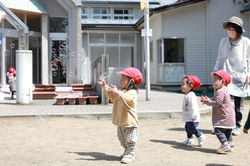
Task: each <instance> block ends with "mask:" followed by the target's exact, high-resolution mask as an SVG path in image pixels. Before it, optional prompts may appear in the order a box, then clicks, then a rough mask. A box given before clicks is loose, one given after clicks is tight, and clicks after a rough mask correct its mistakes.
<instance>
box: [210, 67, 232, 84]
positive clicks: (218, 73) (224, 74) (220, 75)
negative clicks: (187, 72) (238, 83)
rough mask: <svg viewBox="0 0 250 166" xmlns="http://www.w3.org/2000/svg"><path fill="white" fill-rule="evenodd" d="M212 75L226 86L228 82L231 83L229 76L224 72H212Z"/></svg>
mask: <svg viewBox="0 0 250 166" xmlns="http://www.w3.org/2000/svg"><path fill="white" fill-rule="evenodd" d="M213 74H216V75H218V76H219V77H220V78H222V79H223V80H225V84H226V85H228V84H230V82H231V81H232V78H231V76H230V74H229V73H228V72H226V71H224V70H218V71H215V72H213Z"/></svg>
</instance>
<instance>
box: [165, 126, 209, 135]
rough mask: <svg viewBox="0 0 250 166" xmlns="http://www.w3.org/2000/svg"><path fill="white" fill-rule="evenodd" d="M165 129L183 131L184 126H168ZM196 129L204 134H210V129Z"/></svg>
mask: <svg viewBox="0 0 250 166" xmlns="http://www.w3.org/2000/svg"><path fill="white" fill-rule="evenodd" d="M167 130H171V131H185V128H184V127H183V128H181V127H175V128H170V129H167ZM198 130H199V131H200V132H202V133H204V134H211V133H212V130H206V129H199V128H198Z"/></svg>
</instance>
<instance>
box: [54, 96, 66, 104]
mask: <svg viewBox="0 0 250 166" xmlns="http://www.w3.org/2000/svg"><path fill="white" fill-rule="evenodd" d="M65 101H66V97H56V104H57V105H64V103H65Z"/></svg>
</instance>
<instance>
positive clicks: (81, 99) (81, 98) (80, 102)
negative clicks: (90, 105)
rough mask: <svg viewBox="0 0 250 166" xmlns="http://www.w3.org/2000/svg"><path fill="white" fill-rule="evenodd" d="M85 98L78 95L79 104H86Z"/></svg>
mask: <svg viewBox="0 0 250 166" xmlns="http://www.w3.org/2000/svg"><path fill="white" fill-rule="evenodd" d="M87 98H88V97H87V96H81V97H78V101H79V104H80V105H84V104H86V102H87Z"/></svg>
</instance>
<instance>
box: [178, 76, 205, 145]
mask: <svg viewBox="0 0 250 166" xmlns="http://www.w3.org/2000/svg"><path fill="white" fill-rule="evenodd" d="M200 86H201V82H200V80H199V78H198V77H197V76H195V75H185V76H184V78H183V79H182V82H181V91H182V92H184V93H185V96H184V100H183V105H182V112H183V114H182V119H183V121H184V122H185V130H186V133H187V140H185V141H184V142H183V144H185V145H194V144H195V141H194V139H193V135H195V136H196V137H197V138H198V145H199V146H202V144H204V142H205V140H206V136H205V135H204V134H203V133H202V132H200V131H199V130H198V129H197V126H198V125H199V122H200V111H199V107H198V102H197V98H196V95H195V93H194V90H196V89H198V88H199V87H200Z"/></svg>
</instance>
